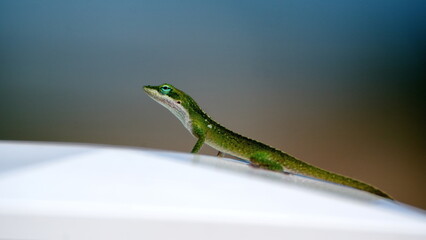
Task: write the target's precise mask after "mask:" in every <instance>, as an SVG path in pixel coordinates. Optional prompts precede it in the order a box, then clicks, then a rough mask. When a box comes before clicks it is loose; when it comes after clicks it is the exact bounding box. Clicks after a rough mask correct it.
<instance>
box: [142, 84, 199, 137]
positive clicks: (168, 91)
mask: <svg viewBox="0 0 426 240" xmlns="http://www.w3.org/2000/svg"><path fill="white" fill-rule="evenodd" d="M143 90H144V91H145V92H146V93H147V94H148V96H149V97H151V98H152V99H154V100H155V101H156V102H158V103H159V104H161V105H163V106H164V107H165V108H167V109H168V110H170V111H171V112H172V113H173V114H174V115H175V116H176V117H177V118H178V119H179V120H180V121H181V122H182V123H183V125H184V126H185V127H186V128H188V129H190V128H192V127H191V118H190V116H189V115H190V112H194V111H197V110H198V109H199V107H198V105H197V103H195V101H194V100H193V99H192V98H191V97H190V96H188V95H187V94H186V93H184V92H183V91H181V90H179V89H177V88H175V87H174V86H172V85H171V84H167V83H165V84H162V85H159V86H150V85H147V86H144V87H143Z"/></svg>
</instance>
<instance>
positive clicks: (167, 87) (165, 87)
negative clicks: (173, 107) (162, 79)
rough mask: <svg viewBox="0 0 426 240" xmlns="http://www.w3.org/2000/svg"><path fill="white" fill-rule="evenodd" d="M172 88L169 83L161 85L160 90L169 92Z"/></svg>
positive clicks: (164, 92)
mask: <svg viewBox="0 0 426 240" xmlns="http://www.w3.org/2000/svg"><path fill="white" fill-rule="evenodd" d="M171 90H172V89H171V88H170V87H169V86H167V85H164V86H162V87H160V92H161V93H162V94H168V93H169V92H170V91H171Z"/></svg>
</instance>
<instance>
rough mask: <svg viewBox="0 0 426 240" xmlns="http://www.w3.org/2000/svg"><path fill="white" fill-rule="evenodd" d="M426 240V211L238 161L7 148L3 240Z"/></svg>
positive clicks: (0, 190) (1, 171) (92, 149)
mask: <svg viewBox="0 0 426 240" xmlns="http://www.w3.org/2000/svg"><path fill="white" fill-rule="evenodd" d="M243 238H244V239H283V238H285V239H288V238H291V239H312V238H315V239H426V216H425V214H424V212H423V211H420V210H416V209H414V208H409V207H407V206H405V205H401V204H399V203H397V202H392V201H388V200H383V199H381V198H378V197H375V196H373V195H371V194H368V193H364V192H361V191H358V190H353V189H351V188H346V187H341V186H337V185H334V184H328V183H324V182H320V181H315V180H311V179H307V178H303V177H300V176H292V175H284V174H276V173H272V172H267V171H263V170H259V169H252V168H250V167H248V166H246V165H244V164H242V163H239V162H235V161H233V160H229V159H219V158H215V157H207V156H199V155H198V156H197V155H191V154H178V153H171V152H159V151H147V150H141V149H125V148H111V147H101V146H78V145H70V146H67V145H64V144H61V145H54V144H40V143H38V144H35V143H20V142H1V141H0V239H243Z"/></svg>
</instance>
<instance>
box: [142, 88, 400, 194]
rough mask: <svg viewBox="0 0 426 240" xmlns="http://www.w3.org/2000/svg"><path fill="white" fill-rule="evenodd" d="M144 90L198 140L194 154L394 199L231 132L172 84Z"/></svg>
mask: <svg viewBox="0 0 426 240" xmlns="http://www.w3.org/2000/svg"><path fill="white" fill-rule="evenodd" d="M143 89H144V90H145V92H146V93H147V94H148V95H149V96H150V97H151V98H152V99H154V100H155V101H156V102H158V103H160V104H161V105H163V106H164V107H166V108H167V109H168V110H170V111H171V112H172V113H173V114H174V115H175V116H176V117H177V118H178V119H179V120H180V121H181V122H182V124H183V125H184V126H185V127H186V128H187V129H188V130H189V132H191V134H192V135H193V136H194V137H195V138H197V139H198V140H197V142H196V143H195V146H194V147H193V149H192V151H191V152H192V153H197V152H198V151H199V150H200V149H201V147H202V145H203V144H204V143H206V144H208V145H210V146H211V147H213V148H215V149H217V150H218V151H219V153H218V155H220V156H223V154H224V153H226V154H230V155H232V156H235V157H238V158H241V159H244V160H248V161H249V162H250V164H251V165H252V166H254V167H260V168H263V169H267V170H272V171H279V172H282V171H284V172H286V173H293V174H302V175H306V176H310V177H314V178H317V179H322V180H325V181H329V182H333V183H337V184H341V185H346V186H349V187H353V188H356V189H359V190H363V191H367V192H370V193H373V194H376V195H378V196H381V197H385V198H389V199H392V198H391V197H390V196H389V195H387V194H386V193H384V192H382V191H380V190H379V189H377V188H375V187H373V186H370V185H368V184H366V183H363V182H360V181H358V180H354V179H352V178H348V177H345V176H342V175H338V174H335V173H331V172H328V171H326V170H323V169H320V168H317V167H314V166H312V165H309V164H308V163H305V162H303V161H301V160H298V159H296V158H294V157H292V156H290V155H288V154H287V153H284V152H282V151H279V150H277V149H275V148H272V147H270V146H268V145H266V144H263V143H260V142H258V141H255V140H252V139H249V138H247V137H244V136H241V135H239V134H237V133H234V132H232V131H231V130H229V129H227V128H225V127H223V126H221V125H220V124H218V123H217V122H215V121H213V119H211V118H210V117H209V116H208V115H207V114H206V113H205V112H204V111H203V110H202V109H201V108H200V107H199V106H198V104H197V103H196V102H195V101H194V99H192V98H191V97H190V96H189V95H188V94H186V93H184V92H183V91H181V90H179V89H177V88H175V87H174V86H172V85H170V84H162V85H160V86H144V87H143Z"/></svg>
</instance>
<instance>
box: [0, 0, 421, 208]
mask: <svg viewBox="0 0 426 240" xmlns="http://www.w3.org/2000/svg"><path fill="white" fill-rule="evenodd" d="M425 12H426V1H416V0H413V1H403V0H400V1H395V0H386V1H385V0H382V1H367V0H366V1H351V0H349V1H338V0H335V1H305V0H302V1H260V0H258V1H232V0H230V1H136V0H135V1H96V0H95V1H42V0H41V1H24V0H23V1H6V0H2V1H0V139H2V140H30V141H60V142H79V143H80V142H81V143H97V144H113V145H125V146H136V147H144V148H155V149H164V150H173V151H182V152H189V151H190V150H191V148H192V147H193V144H194V143H195V139H193V138H192V136H191V135H190V134H189V133H188V132H187V131H186V129H185V128H184V127H183V126H182V125H181V123H180V122H179V121H178V120H177V119H176V118H175V117H174V116H173V115H172V114H171V113H169V112H168V111H167V110H166V109H165V108H163V107H161V106H160V105H158V104H157V103H155V102H154V101H152V100H151V99H150V98H148V97H147V96H146V95H145V93H143V92H142V91H141V87H142V86H143V85H145V84H151V85H158V84H162V83H165V82H167V83H171V84H173V85H175V86H176V87H178V88H180V89H182V90H184V91H185V92H187V93H188V94H190V95H191V96H193V98H194V99H195V100H197V101H198V103H199V104H200V105H201V106H202V107H203V108H204V110H205V111H206V112H207V113H208V114H209V115H210V116H212V117H213V118H214V119H216V120H217V121H218V122H219V123H221V124H222V125H224V126H225V127H228V128H230V129H232V130H234V131H236V132H239V133H241V134H243V135H246V136H248V137H251V138H254V139H257V140H259V141H262V142H265V143H267V144H269V145H272V146H274V147H276V148H279V149H282V150H284V151H286V152H288V153H290V154H291V155H294V156H296V157H298V158H300V159H302V160H304V161H307V162H309V163H311V164H314V165H317V166H320V167H322V168H325V169H328V170H331V171H334V172H338V173H341V174H345V175H348V176H351V177H354V178H357V179H362V180H363V181H365V182H368V183H371V184H373V185H375V186H377V187H379V188H380V189H382V190H384V191H385V192H387V193H389V194H390V195H392V196H393V197H395V198H396V199H398V200H399V201H402V202H404V203H408V204H411V205H414V206H417V207H420V208H423V209H425V208H426V188H425V187H424V184H425V183H426V174H425V173H426V163H425V160H426V159H425V156H426V148H425V147H426V126H425V122H426V121H425V120H426V117H425V116H426V115H425V110H426V94H425V90H426V87H425V86H426V84H425V79H426V77H425V73H426V66H425V62H426V61H425V60H426V59H425V58H426V14H425ZM202 153H204V154H215V153H216V152H215V151H213V150H212V149H211V148H209V147H207V146H205V147H204V148H203V149H202Z"/></svg>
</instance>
